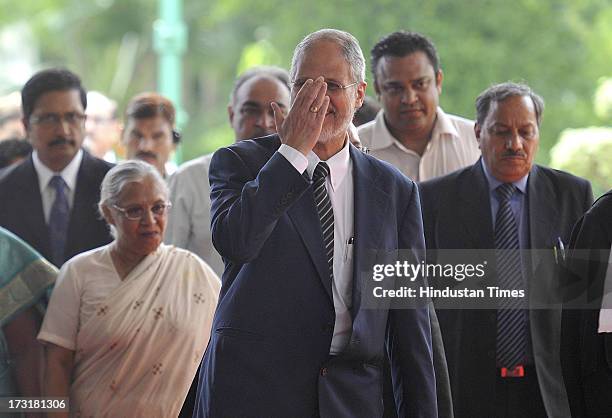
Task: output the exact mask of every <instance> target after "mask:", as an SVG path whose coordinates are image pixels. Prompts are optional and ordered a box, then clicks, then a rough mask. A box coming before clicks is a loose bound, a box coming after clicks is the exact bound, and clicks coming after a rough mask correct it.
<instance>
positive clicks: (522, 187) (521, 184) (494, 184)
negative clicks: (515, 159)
mask: <svg viewBox="0 0 612 418" xmlns="http://www.w3.org/2000/svg"><path fill="white" fill-rule="evenodd" d="M480 163H481V164H482V170H483V171H484V174H485V177H486V178H487V183H488V184H489V193H493V192H494V191H495V189H497V188H498V187H499V186H500V185H502V184H503V183H502V182H501V181H499V180H497V179H496V178H495V177H493V175H491V173H490V172H489V170H488V169H487V165H486V164H485V162H484V159H482V158H481V159H480ZM528 178H529V173H527V174H525V176H523V177H522V178H520V179H518V180H517V181H514V182H512V184H514V186H515V187H516V188H517V189H518V190H519V191H520V192H521V193H523V194H526V193H527V179H528Z"/></svg>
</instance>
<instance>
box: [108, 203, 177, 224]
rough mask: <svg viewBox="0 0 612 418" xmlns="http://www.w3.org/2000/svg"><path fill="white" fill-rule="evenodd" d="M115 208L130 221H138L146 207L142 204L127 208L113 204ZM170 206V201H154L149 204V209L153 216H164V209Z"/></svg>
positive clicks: (145, 211) (166, 209)
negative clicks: (154, 202) (151, 204)
mask: <svg viewBox="0 0 612 418" xmlns="http://www.w3.org/2000/svg"><path fill="white" fill-rule="evenodd" d="M113 207H114V208H115V209H117V210H118V211H119V212H121V214H122V215H123V216H125V218H126V219H128V220H130V221H139V220H141V219H142V217H143V216H144V215H145V214H146V213H147V209H146V208H144V207H142V206H130V207H127V208H122V207H119V206H117V205H113ZM171 207H172V203H170V202H164V203H156V204H154V205H153V206H151V208H150V210H151V213H152V214H153V216H154V217H156V218H161V217H162V216H164V214H165V213H166V211H168V210H170V208H171Z"/></svg>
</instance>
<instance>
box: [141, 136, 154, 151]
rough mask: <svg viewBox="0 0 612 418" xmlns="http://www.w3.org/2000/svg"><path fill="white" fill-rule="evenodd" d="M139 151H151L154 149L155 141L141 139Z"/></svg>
mask: <svg viewBox="0 0 612 418" xmlns="http://www.w3.org/2000/svg"><path fill="white" fill-rule="evenodd" d="M138 149H139V150H140V151H151V150H152V149H153V139H151V138H140V139H139V140H138Z"/></svg>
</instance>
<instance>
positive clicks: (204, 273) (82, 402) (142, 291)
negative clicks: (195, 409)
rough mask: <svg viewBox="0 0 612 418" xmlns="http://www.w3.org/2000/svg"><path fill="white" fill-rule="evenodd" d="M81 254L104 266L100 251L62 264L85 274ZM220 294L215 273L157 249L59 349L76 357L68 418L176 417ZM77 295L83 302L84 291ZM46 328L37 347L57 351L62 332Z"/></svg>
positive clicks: (190, 258) (181, 253) (183, 255)
mask: <svg viewBox="0 0 612 418" xmlns="http://www.w3.org/2000/svg"><path fill="white" fill-rule="evenodd" d="M96 251H106V252H107V254H101V253H96ZM88 254H89V256H96V255H97V256H98V260H97V261H100V256H108V260H109V261H110V254H108V247H103V248H101V249H98V250H94V251H93V252H89V253H86V254H84V255H82V256H79V257H77V258H75V259H73V260H71V261H70V262H69V263H72V262H75V263H77V264H81V266H77V267H79V268H78V270H80V271H82V272H83V271H84V272H86V273H87V274H90V273H89V271H88V270H87V269H86V268H85V270H83V267H86V264H87V263H86V261H87V260H86V257H87V256H88ZM102 260H104V258H102ZM74 271H75V269H74V268H73V269H71V268H70V266H68V268H66V269H65V271H64V269H62V273H65V274H66V277H65V278H63V279H62V278H61V277H60V279H61V280H63V281H68V280H70V279H71V278H70V277H69V275H70V274H71V272H73V273H74ZM62 273H60V276H61V275H62ZM93 273H94V272H91V274H93ZM75 279H78V278H75ZM58 282H59V280H58ZM62 283H63V282H62ZM64 285H66V286H67V285H68V283H66V284H64ZM85 285H86V283H85ZM219 287H220V282H219V280H218V278H217V277H216V275H215V274H214V272H213V271H212V270H211V269H210V268H209V267H208V266H207V265H206V264H205V263H204V262H203V261H201V260H200V259H199V258H197V257H196V256H195V255H193V254H191V253H189V252H187V251H185V250H181V249H178V248H175V247H170V246H166V245H161V246H160V247H159V249H158V250H157V251H155V252H154V253H152V254H149V255H148V256H147V257H146V258H145V259H144V260H143V261H142V262H141V263H140V264H139V265H138V266H136V267H135V268H134V270H132V271H131V272H130V274H129V275H128V276H127V277H126V278H125V279H124V280H123V281H122V282H121V284H119V285H118V286H117V287H115V288H114V289H112V290H111V291H110V293H108V294H107V295H106V297H102V298H100V299H99V301H98V302H97V303H96V304H95V305H94V306H93V307H94V308H95V312H93V313H90V315H89V316H88V317H86V319H85V320H84V321H83V322H82V323H80V324H79V326H78V330H77V333H76V341H75V345H74V347H73V348H71V347H66V348H69V349H76V350H75V351H76V352H75V362H74V371H73V378H72V384H71V389H70V411H71V415H72V416H75V417H113V418H115V417H151V418H153V417H164V418H165V417H175V416H177V415H178V413H179V411H180V409H181V406H182V404H183V401H184V399H185V396H186V394H187V391H188V390H189V387H190V385H191V382H192V380H193V377H194V375H195V372H196V370H197V367H198V364H199V363H200V360H201V358H202V355H203V353H204V350H205V348H206V344H207V343H208V339H209V337H210V326H211V323H212V317H213V313H214V309H215V307H216V303H217V298H218V293H219ZM54 293H55V292H54ZM76 293H77V294H81V295H86V294H87V289H79V290H78V292H76ZM61 294H62V292H61V291H60V292H59V296H58V300H57V301H54V295H52V297H51V302H50V304H49V310H48V311H47V316H50V315H53V312H54V311H55V309H54V308H55V307H54V302H56V303H59V304H61V298H62V296H61ZM80 309H81V310H82V309H83V306H82V304H81V308H80ZM58 318H61V315H58ZM53 322H54V321H53V320H52V319H51V318H49V321H48V320H47V317H45V322H44V324H43V327H42V330H41V333H40V335H39V339H41V340H44V341H49V342H52V343H55V344H58V343H59V345H62V344H61V342H62V341H63V339H62V338H63V337H62V336H61V335H60V337H59V338H54V335H58V334H61V332H58V333H56V332H54V329H53Z"/></svg>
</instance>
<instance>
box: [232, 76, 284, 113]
mask: <svg viewBox="0 0 612 418" xmlns="http://www.w3.org/2000/svg"><path fill="white" fill-rule="evenodd" d="M288 98H289V90H288V89H287V86H286V85H284V84H283V83H282V82H281V81H280V80H278V79H277V78H275V77H273V76H270V75H267V74H262V75H256V76H254V77H253V78H250V79H249V80H247V81H245V82H244V84H242V85H241V86H240V87H239V88H238V90H237V91H236V103H235V105H238V106H239V105H240V104H242V103H245V102H255V103H259V104H264V105H267V104H269V103H270V102H281V103H285V102H287V100H288Z"/></svg>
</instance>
